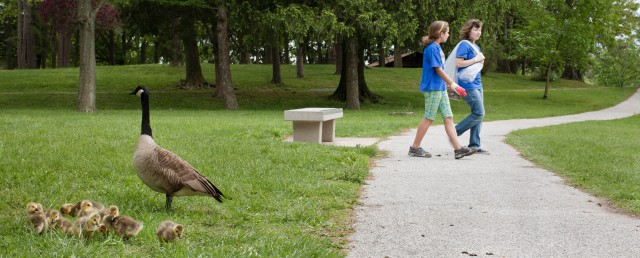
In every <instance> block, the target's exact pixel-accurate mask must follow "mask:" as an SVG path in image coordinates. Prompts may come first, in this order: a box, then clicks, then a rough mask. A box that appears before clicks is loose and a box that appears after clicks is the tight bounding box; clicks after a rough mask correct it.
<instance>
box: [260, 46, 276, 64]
mask: <svg viewBox="0 0 640 258" xmlns="http://www.w3.org/2000/svg"><path fill="white" fill-rule="evenodd" d="M272 52H273V49H272V48H271V47H265V48H264V58H263V60H262V64H273V53H272Z"/></svg>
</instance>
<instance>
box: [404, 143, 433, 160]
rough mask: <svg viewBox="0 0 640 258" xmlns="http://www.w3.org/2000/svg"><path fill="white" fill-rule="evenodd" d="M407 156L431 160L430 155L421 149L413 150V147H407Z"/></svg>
mask: <svg viewBox="0 0 640 258" xmlns="http://www.w3.org/2000/svg"><path fill="white" fill-rule="evenodd" d="M409 156H412V157H421V158H431V153H428V152H427V151H425V150H424V149H423V148H422V147H418V148H414V147H411V146H409Z"/></svg>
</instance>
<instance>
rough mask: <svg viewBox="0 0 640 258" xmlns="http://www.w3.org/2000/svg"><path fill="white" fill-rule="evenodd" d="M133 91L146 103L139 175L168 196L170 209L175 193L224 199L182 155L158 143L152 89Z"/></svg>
mask: <svg viewBox="0 0 640 258" xmlns="http://www.w3.org/2000/svg"><path fill="white" fill-rule="evenodd" d="M131 94H135V95H137V96H139V97H140V99H141V103H142V130H141V133H140V137H139V138H138V143H137V144H136V150H135V152H134V154H133V166H134V167H135V169H136V174H137V175H138V177H139V178H140V179H141V180H142V182H143V183H144V184H145V185H147V186H148V187H149V188H151V189H152V190H154V191H156V192H159V193H164V194H165V195H166V208H167V209H168V210H170V209H171V202H172V198H173V196H194V195H203V196H211V197H213V198H215V199H216V200H217V201H218V202H222V198H223V197H224V194H222V192H221V191H220V190H219V189H218V188H216V187H215V186H214V185H213V184H212V183H211V182H210V181H209V180H208V179H207V178H206V177H204V176H203V175H202V174H200V172H198V171H197V170H196V169H195V168H194V167H193V166H191V164H189V163H188V162H187V161H185V160H184V159H182V158H180V156H178V155H176V154H174V153H173V152H171V151H168V150H166V149H164V148H162V147H160V146H158V145H157V144H156V142H155V140H154V139H153V136H152V133H151V125H150V120H149V92H148V90H147V89H146V88H145V87H143V86H138V87H137V88H136V89H135V90H134V91H132V92H131Z"/></svg>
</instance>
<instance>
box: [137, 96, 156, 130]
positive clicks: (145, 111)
mask: <svg viewBox="0 0 640 258" xmlns="http://www.w3.org/2000/svg"><path fill="white" fill-rule="evenodd" d="M140 100H141V103H142V130H141V132H140V134H146V135H149V136H151V137H153V135H152V133H151V120H150V119H149V95H148V94H142V95H141V96H140Z"/></svg>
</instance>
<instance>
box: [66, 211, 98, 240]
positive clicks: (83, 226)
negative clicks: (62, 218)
mask: <svg viewBox="0 0 640 258" xmlns="http://www.w3.org/2000/svg"><path fill="white" fill-rule="evenodd" d="M99 227H100V214H98V213H95V212H94V213H91V214H88V215H87V216H83V217H79V218H78V220H76V223H75V224H74V225H73V233H74V234H76V235H79V236H84V237H92V236H93V233H94V232H96V231H97V230H98V228H99Z"/></svg>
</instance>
